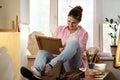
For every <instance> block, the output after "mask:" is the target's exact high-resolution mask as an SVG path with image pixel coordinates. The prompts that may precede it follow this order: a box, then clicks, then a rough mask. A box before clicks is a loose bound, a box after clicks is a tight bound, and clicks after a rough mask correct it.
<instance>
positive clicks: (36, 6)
mask: <svg viewBox="0 0 120 80" xmlns="http://www.w3.org/2000/svg"><path fill="white" fill-rule="evenodd" d="M53 4H54V5H53ZM76 5H81V6H82V8H83V16H82V21H81V22H80V25H81V26H83V28H84V29H85V30H86V31H87V32H88V34H89V38H88V44H87V47H89V46H93V0H58V1H56V0H50V1H49V0H44V1H39V0H30V32H33V31H40V32H42V33H44V34H46V35H51V34H50V33H51V27H52V29H56V27H57V26H58V25H67V20H66V19H67V14H68V12H69V11H70V9H71V7H75V6H76ZM70 6H71V7H70ZM53 8H54V9H53ZM53 31H54V30H52V32H53Z"/></svg>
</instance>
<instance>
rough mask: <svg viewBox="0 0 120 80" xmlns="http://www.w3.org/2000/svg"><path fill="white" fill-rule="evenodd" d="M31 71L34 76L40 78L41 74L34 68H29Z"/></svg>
mask: <svg viewBox="0 0 120 80" xmlns="http://www.w3.org/2000/svg"><path fill="white" fill-rule="evenodd" d="M31 71H32V73H33V74H34V75H35V76H37V77H41V73H40V72H39V71H38V70H37V69H36V68H35V67H34V66H32V67H31Z"/></svg>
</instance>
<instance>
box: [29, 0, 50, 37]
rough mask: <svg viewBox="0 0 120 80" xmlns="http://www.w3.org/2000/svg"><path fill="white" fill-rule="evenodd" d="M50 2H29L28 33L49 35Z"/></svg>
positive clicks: (36, 0) (38, 0)
mask: <svg viewBox="0 0 120 80" xmlns="http://www.w3.org/2000/svg"><path fill="white" fill-rule="evenodd" d="M49 10H50V0H43V1H41V0H30V32H33V31H39V32H42V33H44V34H46V35H48V34H49V33H50V29H49V15H50V11H49Z"/></svg>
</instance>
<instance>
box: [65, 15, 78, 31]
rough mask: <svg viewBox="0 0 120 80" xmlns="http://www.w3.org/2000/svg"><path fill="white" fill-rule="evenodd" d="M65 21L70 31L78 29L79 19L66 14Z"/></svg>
mask: <svg viewBox="0 0 120 80" xmlns="http://www.w3.org/2000/svg"><path fill="white" fill-rule="evenodd" d="M67 23H68V27H69V30H70V31H76V30H77V29H78V24H79V21H78V20H77V19H75V18H73V17H72V16H68V19H67Z"/></svg>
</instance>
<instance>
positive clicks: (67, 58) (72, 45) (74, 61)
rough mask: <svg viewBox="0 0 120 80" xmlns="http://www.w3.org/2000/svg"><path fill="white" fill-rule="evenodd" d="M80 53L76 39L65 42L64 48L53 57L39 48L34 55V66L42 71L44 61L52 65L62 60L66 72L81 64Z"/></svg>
mask: <svg viewBox="0 0 120 80" xmlns="http://www.w3.org/2000/svg"><path fill="white" fill-rule="evenodd" d="M81 59H82V53H81V50H80V45H79V42H78V41H77V40H74V41H71V42H68V43H66V46H65V48H64V50H63V51H62V52H61V53H60V54H59V55H58V56H57V57H54V56H53V55H52V54H50V53H49V52H47V51H45V50H40V51H39V52H38V54H37V56H36V59H35V62H34V67H35V68H36V69H37V70H38V71H40V72H41V71H44V69H45V65H46V63H49V64H51V65H52V66H53V67H54V65H55V64H56V63H57V62H58V61H62V62H63V64H64V68H65V70H66V71H67V72H69V71H72V70H75V69H78V68H79V67H80V66H81V64H82V60H81Z"/></svg>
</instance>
